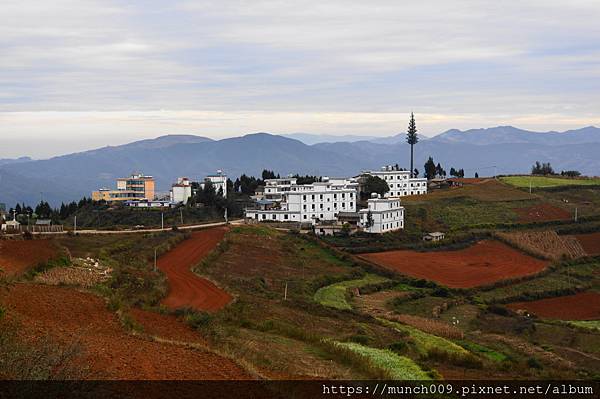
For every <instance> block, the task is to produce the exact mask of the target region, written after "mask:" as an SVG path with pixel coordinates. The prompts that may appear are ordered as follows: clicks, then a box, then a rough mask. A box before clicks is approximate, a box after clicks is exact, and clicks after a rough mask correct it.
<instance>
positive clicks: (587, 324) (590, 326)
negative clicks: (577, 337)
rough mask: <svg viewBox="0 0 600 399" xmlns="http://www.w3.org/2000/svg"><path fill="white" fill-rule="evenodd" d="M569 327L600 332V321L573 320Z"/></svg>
mask: <svg viewBox="0 0 600 399" xmlns="http://www.w3.org/2000/svg"><path fill="white" fill-rule="evenodd" d="M568 324H569V325H571V326H575V327H581V328H585V329H587V330H592V331H600V320H573V321H569V322H568Z"/></svg>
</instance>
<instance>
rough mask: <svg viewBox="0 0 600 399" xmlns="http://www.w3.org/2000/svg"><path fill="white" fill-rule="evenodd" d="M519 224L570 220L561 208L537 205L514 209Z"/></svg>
mask: <svg viewBox="0 0 600 399" xmlns="http://www.w3.org/2000/svg"><path fill="white" fill-rule="evenodd" d="M515 212H516V213H517V215H519V222H525V223H527V222H544V221H550V220H565V219H570V218H571V214H570V213H569V212H567V211H566V210H564V209H562V208H558V207H556V206H552V205H549V204H538V205H534V206H530V207H528V208H516V209H515Z"/></svg>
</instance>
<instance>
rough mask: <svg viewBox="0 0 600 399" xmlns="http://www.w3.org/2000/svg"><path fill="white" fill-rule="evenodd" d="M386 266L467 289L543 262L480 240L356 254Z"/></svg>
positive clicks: (526, 272) (538, 268)
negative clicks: (461, 245)
mask: <svg viewBox="0 0 600 399" xmlns="http://www.w3.org/2000/svg"><path fill="white" fill-rule="evenodd" d="M360 256H361V257H362V258H364V259H366V260H368V261H371V262H374V263H377V264H378V265H380V266H383V267H385V268H387V269H390V270H393V271H397V272H400V273H403V274H407V275H409V276H412V277H417V278H424V279H427V280H433V281H435V282H437V283H440V284H443V285H445V286H447V287H450V288H471V287H477V286H480V285H487V284H491V283H494V282H496V281H499V280H506V279H510V278H515V277H521V276H526V275H529V274H534V273H538V272H540V271H541V270H543V269H544V268H545V267H546V265H547V262H544V261H541V260H538V259H535V258H532V257H530V256H527V255H525V254H523V253H521V252H519V251H517V250H515V249H513V248H511V247H509V246H507V245H505V244H503V243H501V242H498V241H489V240H484V241H480V242H478V243H477V244H475V245H472V246H470V247H469V248H466V249H462V250H458V251H435V252H416V251H408V250H402V251H388V252H378V253H370V254H362V255H360Z"/></svg>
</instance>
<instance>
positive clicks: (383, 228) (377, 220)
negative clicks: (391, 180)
mask: <svg viewBox="0 0 600 399" xmlns="http://www.w3.org/2000/svg"><path fill="white" fill-rule="evenodd" d="M359 215H360V218H359V227H362V229H363V231H365V232H367V233H377V234H381V233H387V232H389V231H394V230H400V229H403V228H404V207H403V206H401V205H400V199H399V198H390V197H388V198H381V197H379V196H378V195H377V194H375V193H374V194H373V196H372V198H370V199H369V200H367V208H365V209H361V210H360V211H359Z"/></svg>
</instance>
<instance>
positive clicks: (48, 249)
mask: <svg viewBox="0 0 600 399" xmlns="http://www.w3.org/2000/svg"><path fill="white" fill-rule="evenodd" d="M56 254H57V250H56V246H55V245H54V243H53V242H52V241H50V240H0V269H2V270H3V272H4V273H5V274H7V275H9V276H18V275H21V274H23V273H24V272H26V271H27V270H28V269H29V268H31V267H34V266H36V265H37V264H39V263H42V262H46V261H48V260H49V259H51V258H53V257H54V256H56Z"/></svg>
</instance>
